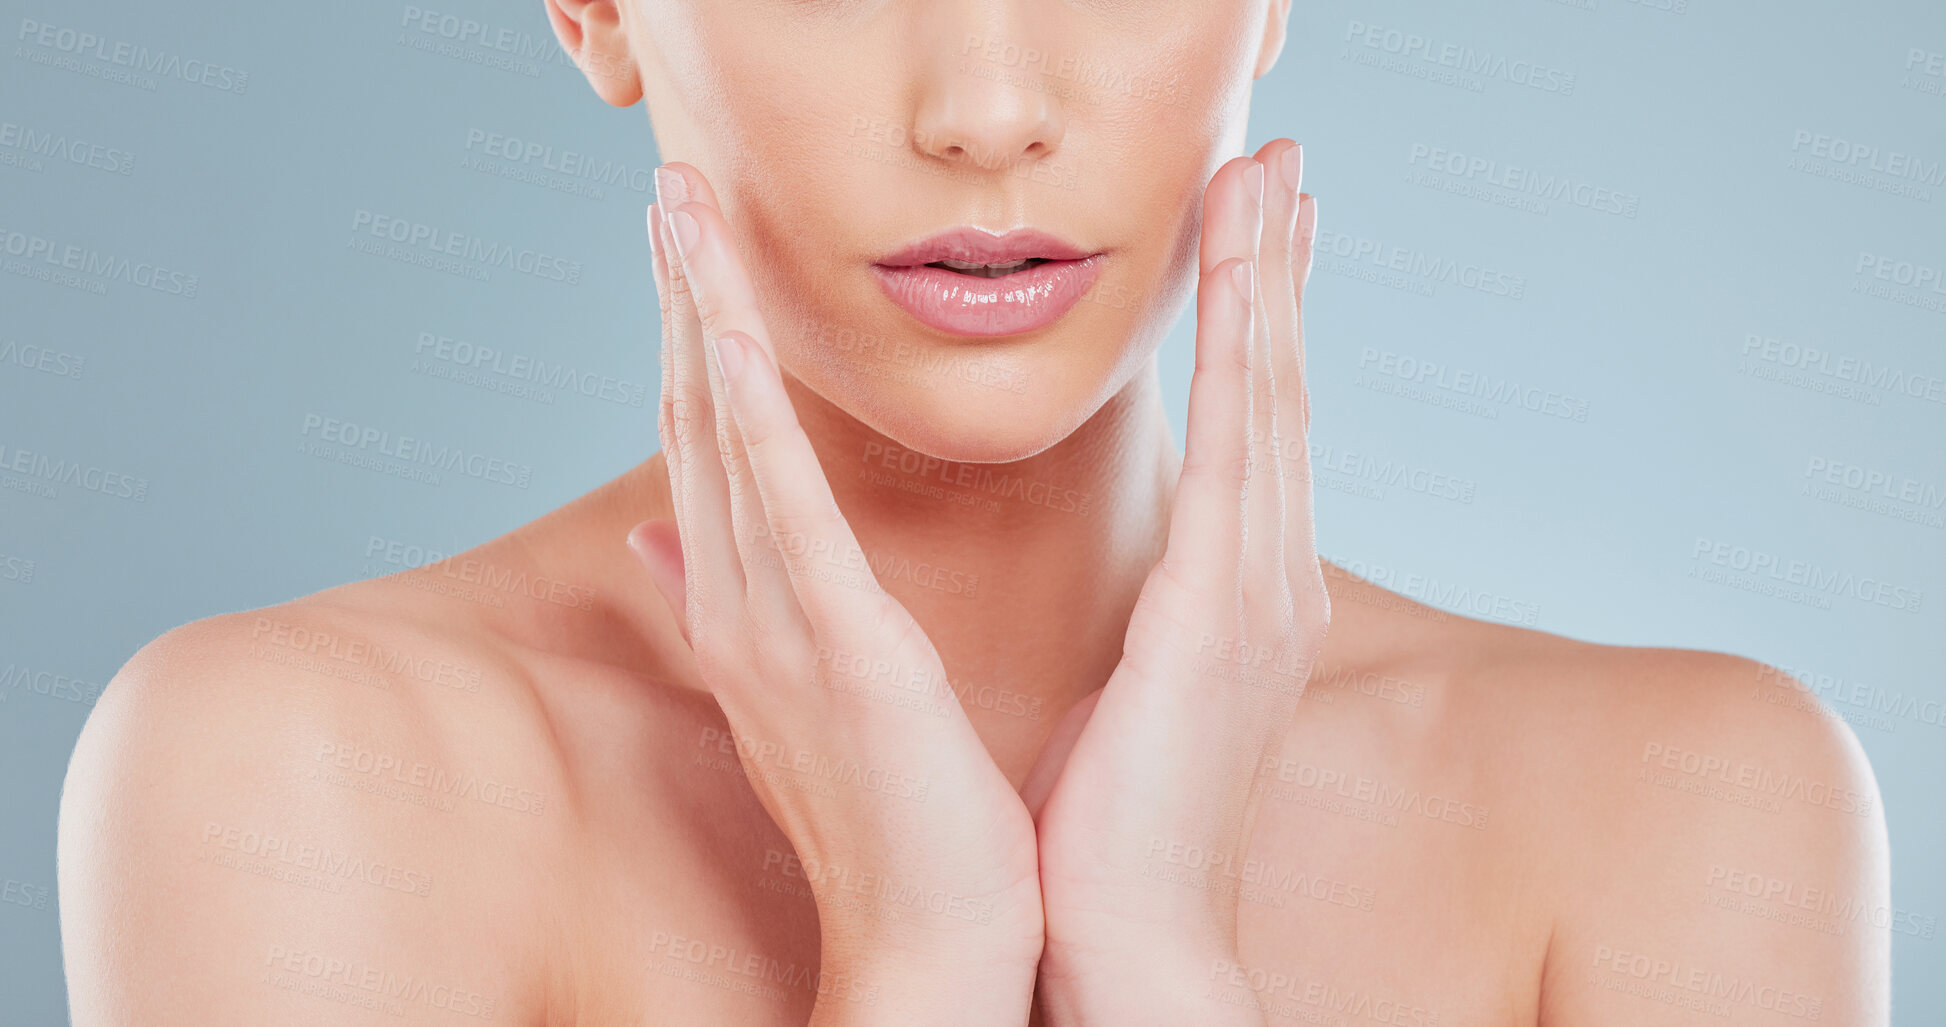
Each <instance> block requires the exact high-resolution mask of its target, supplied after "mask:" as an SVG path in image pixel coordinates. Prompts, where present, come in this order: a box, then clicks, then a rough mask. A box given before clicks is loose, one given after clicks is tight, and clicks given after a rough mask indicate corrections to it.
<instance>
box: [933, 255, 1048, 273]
mask: <svg viewBox="0 0 1946 1027" xmlns="http://www.w3.org/2000/svg"><path fill="white" fill-rule="evenodd" d="M1047 262H1048V258H1047V257H1023V258H1021V259H1019V260H1009V261H1006V262H1004V263H1000V264H976V263H974V262H972V261H969V260H935V261H933V262H932V263H930V264H927V265H926V266H927V267H939V268H945V269H946V270H948V271H957V272H959V273H960V274H963V275H971V276H973V277H974V278H1005V277H1007V276H1008V275H1011V274H1013V273H1015V272H1017V271H1025V270H1027V269H1028V268H1030V267H1036V266H1038V265H1041V264H1045V263H1047Z"/></svg>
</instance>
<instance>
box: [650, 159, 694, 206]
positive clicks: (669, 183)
mask: <svg viewBox="0 0 1946 1027" xmlns="http://www.w3.org/2000/svg"><path fill="white" fill-rule="evenodd" d="M655 199H656V202H657V203H660V204H662V209H663V210H671V209H673V208H675V207H676V206H677V205H678V204H683V203H688V202H689V181H688V180H687V179H685V178H683V177H682V172H680V171H677V170H676V169H674V168H672V167H669V166H667V165H664V166H662V167H659V168H657V169H655Z"/></svg>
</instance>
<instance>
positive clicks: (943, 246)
mask: <svg viewBox="0 0 1946 1027" xmlns="http://www.w3.org/2000/svg"><path fill="white" fill-rule="evenodd" d="M1103 259H1104V254H1103V253H1102V252H1101V251H1098V250H1090V249H1086V248H1083V247H1081V246H1079V245H1076V244H1075V243H1072V242H1069V241H1068V240H1066V239H1063V238H1061V237H1060V236H1058V235H1054V234H1052V233H1049V232H1043V231H1041V230H1039V229H1036V228H1016V229H1013V230H1011V231H1008V232H1004V233H1000V234H995V233H993V232H988V231H986V230H984V229H979V228H973V227H970V226H960V227H955V228H948V229H945V230H943V231H939V232H935V233H933V234H932V235H930V236H928V237H926V238H924V239H921V240H918V241H917V242H913V243H910V244H907V245H906V246H903V247H901V248H900V249H898V250H895V251H893V252H892V253H888V254H886V255H885V256H884V257H881V258H880V259H879V260H878V261H877V262H876V263H874V264H873V265H872V271H873V273H874V274H875V275H876V276H877V277H878V282H879V286H880V287H881V288H882V289H884V291H885V294H886V296H887V297H889V298H890V299H891V300H892V302H894V303H896V304H898V305H899V306H901V307H904V308H905V310H906V312H907V313H909V314H911V315H912V316H913V317H914V318H916V319H918V320H919V321H920V322H921V323H923V324H926V325H929V326H931V327H933V328H935V329H938V330H939V331H942V332H945V333H947V334H950V335H959V336H970V337H976V338H993V337H996V336H1003V335H1018V334H1020V333H1022V332H1031V331H1034V330H1036V329H1039V328H1045V327H1047V326H1048V325H1051V324H1053V323H1054V322H1055V321H1057V320H1059V319H1060V318H1061V316H1062V315H1063V314H1066V313H1067V312H1068V310H1070V309H1071V308H1073V306H1074V305H1075V304H1076V303H1078V302H1080V300H1081V298H1082V297H1083V296H1085V295H1087V293H1088V291H1089V290H1090V289H1092V288H1093V287H1094V284H1095V281H1096V279H1097V278H1098V277H1099V276H1100V274H1101V266H1102V261H1103Z"/></svg>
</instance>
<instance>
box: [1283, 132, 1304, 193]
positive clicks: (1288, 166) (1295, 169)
mask: <svg viewBox="0 0 1946 1027" xmlns="http://www.w3.org/2000/svg"><path fill="white" fill-rule="evenodd" d="M1277 163H1278V166H1279V167H1280V168H1281V169H1282V170H1283V172H1284V184H1285V185H1287V186H1290V187H1291V191H1292V192H1296V191H1297V189H1298V184H1299V183H1301V182H1303V181H1304V144H1303V143H1299V144H1297V145H1296V146H1293V147H1291V148H1290V149H1288V150H1285V151H1284V158H1283V159H1282V160H1280V161H1278V162H1277Z"/></svg>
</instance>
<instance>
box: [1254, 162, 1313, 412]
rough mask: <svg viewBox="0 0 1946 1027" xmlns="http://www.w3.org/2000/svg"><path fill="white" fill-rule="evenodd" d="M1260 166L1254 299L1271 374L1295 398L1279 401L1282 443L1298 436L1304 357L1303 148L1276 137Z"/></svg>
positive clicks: (1280, 390) (1281, 395)
mask: <svg viewBox="0 0 1946 1027" xmlns="http://www.w3.org/2000/svg"><path fill="white" fill-rule="evenodd" d="M1257 157H1258V159H1259V160H1261V161H1262V162H1263V164H1264V167H1266V168H1268V169H1271V171H1272V172H1273V174H1271V175H1270V176H1269V184H1268V185H1266V186H1265V189H1264V230H1263V240H1262V242H1261V243H1260V250H1259V252H1260V258H1259V260H1258V264H1259V266H1260V267H1261V268H1262V271H1261V272H1260V274H1259V277H1260V278H1261V279H1262V281H1263V283H1264V290H1263V293H1262V295H1261V296H1260V298H1259V300H1258V302H1259V304H1260V305H1261V306H1262V307H1263V308H1264V314H1265V319H1266V321H1267V322H1268V329H1269V336H1268V338H1267V339H1266V340H1265V341H1266V342H1267V343H1268V344H1269V347H1268V349H1269V354H1270V375H1271V377H1272V378H1273V379H1274V380H1275V381H1276V391H1277V395H1278V397H1279V399H1280V400H1281V399H1284V398H1287V397H1292V396H1294V397H1296V398H1297V399H1298V400H1299V402H1298V403H1297V404H1296V405H1294V406H1292V405H1287V404H1283V403H1281V402H1280V404H1279V409H1278V410H1277V413H1278V415H1279V416H1278V426H1279V428H1280V429H1282V433H1283V435H1284V436H1286V438H1285V441H1284V445H1285V446H1289V445H1290V444H1291V441H1292V440H1299V441H1301V440H1302V437H1303V434H1304V433H1303V429H1302V428H1301V427H1300V426H1301V425H1302V424H1303V423H1304V421H1303V418H1302V416H1301V415H1302V411H1303V404H1302V399H1303V395H1304V389H1303V377H1304V376H1303V371H1302V360H1301V358H1300V355H1299V347H1300V346H1301V345H1302V343H1303V337H1302V329H1303V326H1302V324H1301V323H1300V322H1299V320H1298V314H1297V303H1298V292H1299V290H1300V289H1301V288H1302V286H1301V285H1300V284H1299V283H1298V281H1297V278H1296V272H1297V253H1296V242H1297V231H1296V230H1297V222H1298V212H1299V206H1300V204H1299V198H1300V196H1301V193H1300V192H1299V190H1300V188H1301V187H1302V185H1303V181H1304V148H1303V147H1301V146H1299V145H1297V144H1296V143H1295V142H1292V141H1291V140H1289V139H1277V140H1273V141H1272V142H1270V143H1268V144H1266V145H1265V146H1264V148H1263V149H1262V150H1259V151H1258V152H1257Z"/></svg>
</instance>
